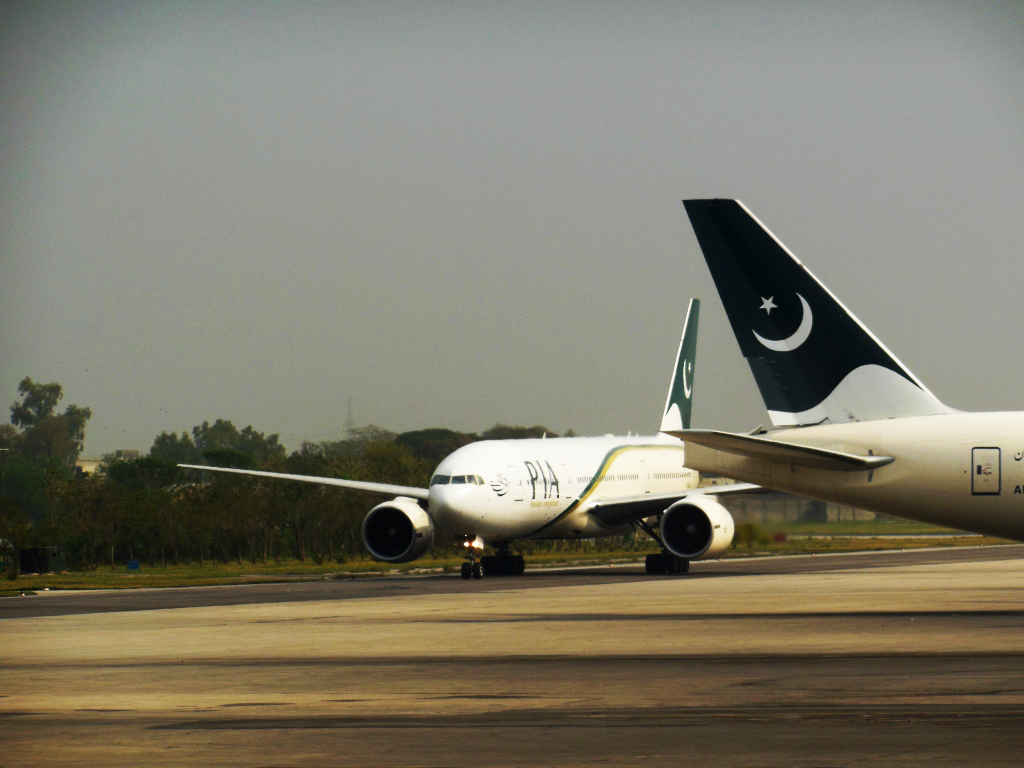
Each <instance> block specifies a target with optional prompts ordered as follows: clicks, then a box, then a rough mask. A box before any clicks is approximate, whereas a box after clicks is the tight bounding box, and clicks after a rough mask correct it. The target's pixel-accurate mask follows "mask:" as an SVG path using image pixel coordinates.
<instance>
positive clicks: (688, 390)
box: [683, 360, 693, 400]
mask: <svg viewBox="0 0 1024 768" xmlns="http://www.w3.org/2000/svg"><path fill="white" fill-rule="evenodd" d="M687 366H689V367H690V372H691V373H693V364H692V363H690V361H689V360H683V394H684V395H686V399H687V400H689V399H690V395H691V394H693V385H692V384H689V383H688V382H687V381H686V367H687Z"/></svg>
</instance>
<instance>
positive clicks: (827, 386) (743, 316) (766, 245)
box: [683, 200, 951, 427]
mask: <svg viewBox="0 0 1024 768" xmlns="http://www.w3.org/2000/svg"><path fill="white" fill-rule="evenodd" d="M683 205H684V206H685V208H686V213H687V215H688V216H689V217H690V222H691V223H692V224H693V230H694V233H695V234H696V236H697V242H698V243H699V244H700V247H701V250H702V251H703V253H704V259H705V260H706V261H707V264H708V268H709V269H710V270H711V276H712V278H713V279H714V281H715V286H716V287H717V288H718V293H719V295H720V296H721V298H722V304H723V305H724V306H725V311H726V314H727V315H728V317H729V322H730V324H731V325H732V329H733V333H734V334H735V335H736V340H737V341H738V342H739V345H740V350H741V351H742V353H743V356H744V357H745V358H746V359H747V362H748V363H749V364H750V370H751V371H752V372H753V374H754V379H755V381H756V382H757V386H758V389H760V391H761V397H762V399H763V400H764V404H765V407H766V408H767V409H768V415H769V417H770V418H771V420H772V424H774V425H775V426H777V427H782V426H806V425H810V424H820V423H833V424H834V423H841V422H849V421H870V420H874V419H887V418H896V417H901V416H926V415H931V414H937V413H949V412H951V409H950V408H947V407H946V406H945V405H943V404H942V403H941V402H939V400H938V399H937V398H936V397H935V396H934V395H933V394H932V393H931V392H929V391H928V389H927V387H925V386H924V384H922V383H921V382H920V381H919V380H918V379H917V377H916V376H914V374H913V373H911V372H910V371H909V370H908V369H907V368H906V366H904V365H903V363H901V362H900V361H899V360H898V359H897V358H896V356H895V355H893V354H892V353H891V352H890V351H889V350H888V349H886V348H885V345H883V344H882V343H881V342H880V341H879V340H878V339H877V338H875V336H874V334H872V333H871V331H869V330H868V329H867V328H866V327H865V326H864V325H863V324H862V323H861V322H860V321H859V320H858V319H857V318H856V317H854V315H853V313H851V312H850V311H849V310H847V309H846V307H844V306H843V304H842V303H841V302H840V301H839V300H838V299H837V298H836V297H835V296H833V295H832V293H831V292H830V291H829V290H828V289H827V288H826V287H825V286H824V285H822V284H821V283H820V282H819V281H818V279H817V278H816V277H814V275H812V274H811V273H810V272H809V271H808V270H807V268H806V267H804V266H803V264H801V263H800V261H799V260H798V259H797V258H796V257H795V256H793V254H791V253H790V252H789V250H788V249H787V248H786V246H784V245H783V244H782V243H781V242H779V241H778V240H777V239H776V238H775V236H774V235H773V234H772V233H771V232H769V231H768V229H767V228H765V227H764V226H763V225H762V224H761V222H760V221H758V220H757V219H756V218H755V217H754V215H753V214H751V213H750V211H748V210H747V208H746V207H745V206H744V205H743V203H741V202H739V201H738V200H684V201H683Z"/></svg>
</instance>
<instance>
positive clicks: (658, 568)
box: [644, 554, 668, 574]
mask: <svg viewBox="0 0 1024 768" xmlns="http://www.w3.org/2000/svg"><path fill="white" fill-rule="evenodd" d="M644 570H645V571H647V573H654V574H661V573H665V572H666V571H667V570H668V569H667V568H666V567H665V558H664V557H662V556H661V555H653V554H652V555H648V556H647V558H646V560H644Z"/></svg>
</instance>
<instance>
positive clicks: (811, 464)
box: [669, 429, 895, 472]
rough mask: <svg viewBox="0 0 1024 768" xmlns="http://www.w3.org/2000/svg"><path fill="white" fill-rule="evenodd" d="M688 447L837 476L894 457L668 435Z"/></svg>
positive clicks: (700, 433) (715, 435)
mask: <svg viewBox="0 0 1024 768" xmlns="http://www.w3.org/2000/svg"><path fill="white" fill-rule="evenodd" d="M669 434H670V435H673V436H674V437H678V438H680V439H681V440H684V441H685V442H688V443H695V444H696V445H703V446H704V447H705V448H712V449H714V450H716V451H722V452H723V453H730V454H733V455H735V456H746V457H748V458H751V459H759V460H761V461H767V462H771V463H774V464H794V465H796V466H799V467H807V468H808V469H829V470H833V471H836V472H856V471H868V470H872V469H878V468H879V467H884V466H885V465H886V464H891V463H892V462H893V461H895V459H894V458H893V457H892V456H858V455H856V454H853V453H844V452H843V451H832V450H829V449H827V448H814V447H812V446H809V445H799V444H796V443H783V442H780V441H778V440H769V439H767V438H764V437H753V436H752V435H737V434H734V433H732V432H716V431H715V430H710V429H687V430H682V431H678V432H669Z"/></svg>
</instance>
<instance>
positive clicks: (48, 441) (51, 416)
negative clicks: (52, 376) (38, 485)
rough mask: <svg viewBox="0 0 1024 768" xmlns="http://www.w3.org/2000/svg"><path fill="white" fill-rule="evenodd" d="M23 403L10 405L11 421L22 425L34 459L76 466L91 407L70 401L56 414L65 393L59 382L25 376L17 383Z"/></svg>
mask: <svg viewBox="0 0 1024 768" xmlns="http://www.w3.org/2000/svg"><path fill="white" fill-rule="evenodd" d="M18 393H19V394H20V395H21V396H22V401H21V402H20V403H13V404H12V405H11V423H12V424H14V425H15V426H16V427H21V428H22V430H23V432H22V441H21V447H22V450H23V451H25V452H26V453H27V454H28V455H29V456H31V457H32V458H34V459H59V460H60V461H61V462H63V463H64V464H65V465H67V466H68V467H73V466H74V464H75V460H76V459H77V458H78V455H79V453H81V452H82V446H83V443H84V441H85V425H86V422H87V421H88V420H89V418H90V417H91V416H92V411H91V410H90V409H89V408H82V407H81V406H78V405H69V406H68V407H67V408H66V409H65V410H64V413H63V414H60V415H58V414H56V413H55V410H56V408H57V403H58V402H59V401H60V399H61V398H62V397H63V396H64V393H63V390H62V388H61V386H60V384H58V383H56V382H52V383H50V384H37V383H36V382H34V381H32V379H31V378H29V377H27V376H26V377H25V378H24V379H22V381H21V383H20V384H18Z"/></svg>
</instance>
